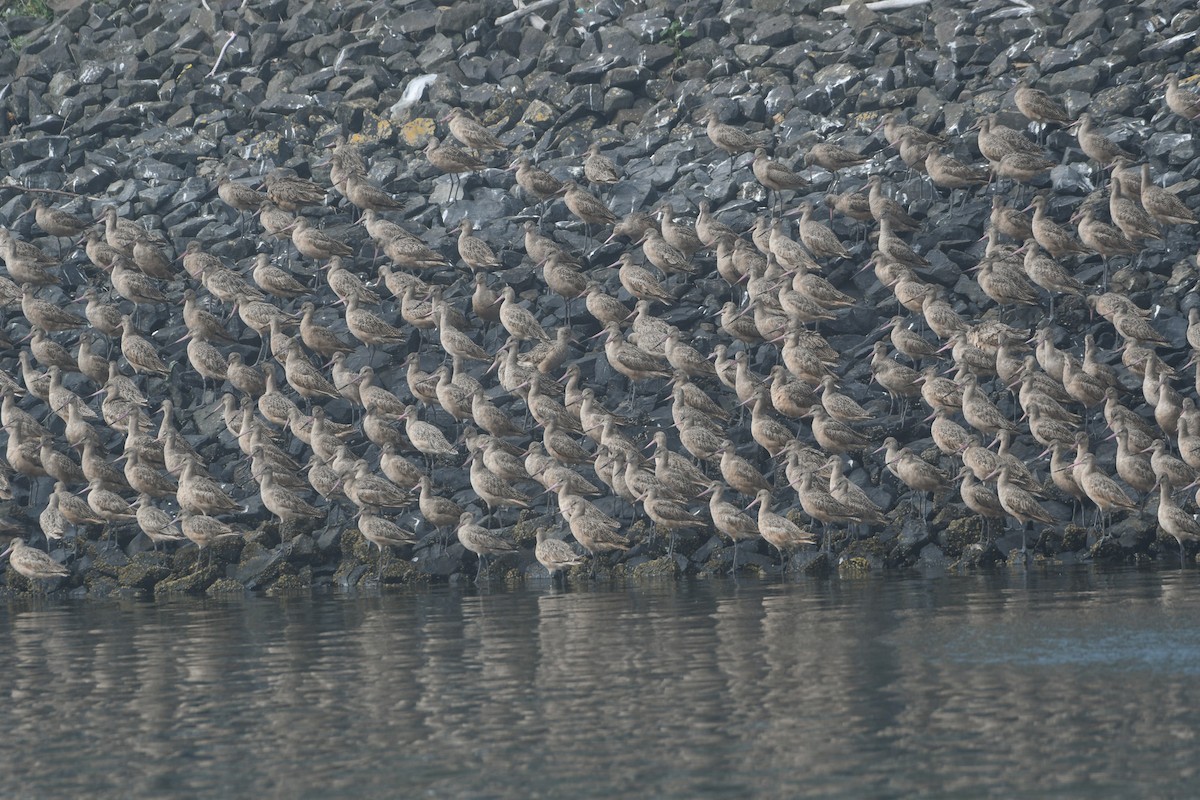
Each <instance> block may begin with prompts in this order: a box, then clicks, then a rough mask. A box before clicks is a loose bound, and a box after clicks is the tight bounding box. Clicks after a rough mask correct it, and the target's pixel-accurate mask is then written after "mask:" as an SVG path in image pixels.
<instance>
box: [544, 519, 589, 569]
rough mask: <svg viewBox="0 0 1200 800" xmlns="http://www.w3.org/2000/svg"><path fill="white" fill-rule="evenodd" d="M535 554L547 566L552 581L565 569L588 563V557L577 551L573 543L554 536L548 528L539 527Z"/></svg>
mask: <svg viewBox="0 0 1200 800" xmlns="http://www.w3.org/2000/svg"><path fill="white" fill-rule="evenodd" d="M533 555H534V558H536V559H537V560H538V563H539V564H541V565H542V566H543V567H545V568H546V572H548V573H549V574H550V581H551V582H553V581H554V579H555V578H556V577H557V576H558V575H560V574H561V573H562V571H563V570H565V569H569V568H570V567H577V566H579V565H581V564H585V563H587V559H586V558H585V557H583V556H581V555H580V554H579V553H577V552H575V550H574V548H572V547H571V545H569V544H567V543H566V542H564V541H563V540H562V539H556V538H553V535H552V533H551V531H550V530H549V529H548V528H539V529H538V532H537V545H536V546H535V547H534V548H533Z"/></svg>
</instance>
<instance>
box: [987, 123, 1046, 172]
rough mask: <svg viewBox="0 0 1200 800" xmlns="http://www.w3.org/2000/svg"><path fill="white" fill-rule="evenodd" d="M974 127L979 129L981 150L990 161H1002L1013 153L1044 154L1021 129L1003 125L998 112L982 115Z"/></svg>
mask: <svg viewBox="0 0 1200 800" xmlns="http://www.w3.org/2000/svg"><path fill="white" fill-rule="evenodd" d="M974 127H977V128H978V129H979V138H978V146H979V152H980V154H981V155H982V156H983V157H984V158H986V159H987V160H988V161H993V162H997V161H1002V160H1003V159H1004V157H1005V156H1007V155H1011V154H1013V153H1024V154H1027V155H1032V156H1039V157H1040V156H1041V155H1042V148H1041V147H1040V146H1039V145H1038V144H1037V143H1036V142H1032V141H1030V140H1029V139H1027V138H1025V135H1024V134H1023V133H1021V132H1020V131H1017V130H1013V129H1012V128H1009V127H1007V126H1005V125H1001V124H1000V118H999V115H997V114H986V115H984V116H982V117H980V118H979V121H978V122H976V123H975V126H974Z"/></svg>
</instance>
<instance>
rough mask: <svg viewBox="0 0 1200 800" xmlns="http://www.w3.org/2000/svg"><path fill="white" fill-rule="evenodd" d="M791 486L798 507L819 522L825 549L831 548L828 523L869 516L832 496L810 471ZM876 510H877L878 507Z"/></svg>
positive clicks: (847, 522)
mask: <svg viewBox="0 0 1200 800" xmlns="http://www.w3.org/2000/svg"><path fill="white" fill-rule="evenodd" d="M838 462H839V463H840V462H841V459H840V458H838ZM839 472H840V470H839ZM792 488H793V489H794V490H795V492H796V497H797V498H799V500H800V507H801V508H802V509H804V513H805V514H807V515H808V516H809V517H810V518H811V519H812V520H813V521H815V522H820V523H821V530H822V533H824V534H825V535H824V537H823V538H824V544H823V547H824V549H825V550H826V551H829V550H831V549H832V541H831V539H830V534H829V533H828V530H827V529H828V526H829V525H831V524H835V523H840V524H844V525H848V524H854V523H859V522H866V521H867V520H868V518H869V517H870V515H869V514H864V513H862V511H860V510H859V509H856V508H855V507H853V506H850V505H848V504H846V503H843V502H842V501H841V500H839V499H838V498H836V497H834V496H833V494H831V493H830V492H829V490H828V489H827V488H826V486H825V485H824V483H823V482H818V481H817V480H816V477H815V475H814V473H812V472H805V473H804V474H803V475H801V476H800V482H799V483H798V484H796V485H794V486H792ZM876 511H877V512H878V509H876Z"/></svg>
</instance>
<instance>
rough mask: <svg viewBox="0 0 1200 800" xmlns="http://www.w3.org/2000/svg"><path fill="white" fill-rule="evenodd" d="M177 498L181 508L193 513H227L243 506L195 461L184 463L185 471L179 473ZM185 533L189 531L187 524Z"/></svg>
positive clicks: (238, 509)
mask: <svg viewBox="0 0 1200 800" xmlns="http://www.w3.org/2000/svg"><path fill="white" fill-rule="evenodd" d="M175 500H176V502H178V503H179V507H180V508H181V509H183V510H184V511H187V512H190V513H192V514H227V513H229V512H231V511H240V510H241V508H242V507H241V506H240V505H238V504H237V503H235V502H234V501H233V498H232V497H230V496H229V495H228V494H227V493H226V492H225V490H224V489H222V488H221V485H220V484H219V483H217V482H216V481H214V480H213V479H212V478H207V477H205V476H203V475H201V474H199V473H198V472H197V470H196V466H195V462H192V461H189V462H187V463H186V464H185V465H184V467H183V472H182V473H181V474H180V475H179V489H178V491H177V492H176V494H175ZM184 533H185V534H186V533H187V525H186V524H185V525H184ZM188 538H189V539H190V538H191V537H190V536H189V537H188Z"/></svg>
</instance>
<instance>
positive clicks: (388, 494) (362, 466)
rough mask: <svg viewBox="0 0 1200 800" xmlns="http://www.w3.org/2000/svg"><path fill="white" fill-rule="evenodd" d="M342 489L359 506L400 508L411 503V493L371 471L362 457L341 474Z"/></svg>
mask: <svg viewBox="0 0 1200 800" xmlns="http://www.w3.org/2000/svg"><path fill="white" fill-rule="evenodd" d="M342 490H343V491H344V492H345V493H346V497H348V498H349V499H350V502H352V503H354V505H356V506H358V507H359V508H402V507H404V506H408V505H410V504H411V503H412V495H410V494H409V493H408V492H407V491H405V490H404V489H401V488H400V487H399V486H397V485H396V484H394V483H392V482H391V481H390V480H388V479H387V478H384V477H382V476H379V475H374V474H372V473H371V470H370V467H369V466H368V465H367V462H366V461H364V460H363V459H361V458H360V459H358V460H357V461H355V462H354V469H353V470H351V471H348V472H346V473H345V474H343V475H342Z"/></svg>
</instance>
